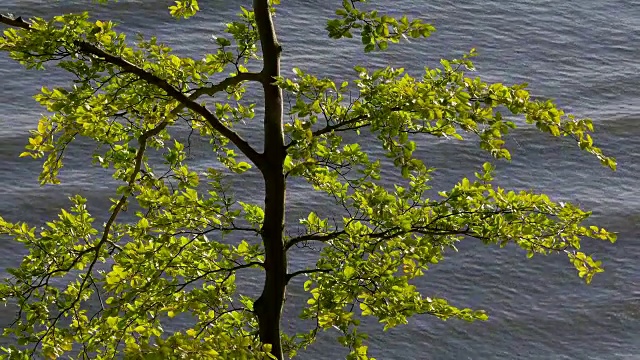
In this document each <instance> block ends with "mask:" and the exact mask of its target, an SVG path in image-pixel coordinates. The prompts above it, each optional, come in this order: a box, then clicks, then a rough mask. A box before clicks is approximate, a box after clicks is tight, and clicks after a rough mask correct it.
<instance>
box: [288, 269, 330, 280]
mask: <svg viewBox="0 0 640 360" xmlns="http://www.w3.org/2000/svg"><path fill="white" fill-rule="evenodd" d="M331 271H333V270H332V269H305V270H298V271H294V272H292V273H290V274H287V283H288V282H289V280H291V279H292V278H293V277H295V276H298V275H302V274H313V273H328V272H331Z"/></svg>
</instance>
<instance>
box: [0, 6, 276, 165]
mask: <svg viewBox="0 0 640 360" xmlns="http://www.w3.org/2000/svg"><path fill="white" fill-rule="evenodd" d="M0 23H3V24H6V25H10V26H13V27H19V28H22V29H25V30H31V26H30V25H29V23H27V22H26V21H24V20H22V18H20V17H18V18H16V19H12V18H10V17H8V16H6V15H0ZM74 45H75V46H76V47H77V48H78V50H79V51H80V52H82V53H84V54H86V55H90V56H93V57H97V58H101V59H102V60H103V61H105V62H107V63H109V64H112V65H116V66H118V67H120V68H121V69H122V70H124V71H125V72H128V73H132V74H134V75H137V76H138V77H139V78H140V79H142V80H144V81H146V82H147V83H149V84H151V85H155V86H157V87H159V88H160V89H162V90H164V91H165V92H166V93H167V95H169V96H171V97H172V98H173V99H175V100H176V101H178V102H179V103H180V104H181V106H183V107H186V108H188V109H189V110H191V111H193V112H195V113H197V114H199V115H200V116H202V117H204V118H205V120H206V121H207V123H209V125H210V126H211V127H212V128H213V129H214V130H216V131H217V132H219V133H220V134H221V135H222V136H224V137H226V138H227V139H229V141H231V142H232V143H233V144H234V145H235V146H236V147H237V148H238V149H239V150H240V151H241V152H242V153H243V154H244V155H245V156H246V157H247V158H249V160H251V161H252V162H253V163H254V164H255V165H256V166H257V167H258V168H264V167H265V164H264V160H263V156H262V154H260V153H258V152H257V151H256V150H255V149H254V148H253V147H252V146H251V145H249V143H248V142H247V141H246V140H244V139H243V138H242V137H240V135H238V134H237V133H236V132H235V131H233V130H231V129H230V128H228V127H226V126H225V125H224V124H223V123H222V122H220V119H218V117H217V116H215V114H213V113H212V112H210V111H209V110H208V109H207V108H206V107H205V106H203V105H200V104H199V103H197V102H196V101H195V99H194V98H191V97H189V96H187V95H185V94H184V93H182V92H181V91H180V90H178V89H176V88H175V87H174V86H173V85H171V84H170V83H169V82H167V81H166V80H164V79H162V78H160V77H158V76H156V75H154V74H152V73H150V72H147V71H145V70H144V69H142V68H140V67H138V66H136V65H134V64H132V63H131V62H129V61H127V60H125V59H123V58H121V57H119V56H115V55H111V54H109V53H107V52H106V51H104V50H102V49H100V48H99V47H97V46H95V45H93V44H90V43H88V42H85V41H79V40H77V41H74ZM238 76H239V75H238ZM243 77H244V76H243ZM249 77H251V79H258V76H257V75H256V74H254V75H251V76H249V75H247V79H246V80H249ZM230 79H233V78H230ZM230 79H226V80H224V81H223V82H222V83H220V84H218V85H214V86H213V87H212V90H208V91H209V92H213V93H215V90H217V89H219V87H221V86H223V85H224V84H226V83H228V84H231V85H233V83H234V82H236V83H239V82H240V81H243V80H242V79H235V80H230ZM225 81H226V83H225ZM218 91H219V90H218Z"/></svg>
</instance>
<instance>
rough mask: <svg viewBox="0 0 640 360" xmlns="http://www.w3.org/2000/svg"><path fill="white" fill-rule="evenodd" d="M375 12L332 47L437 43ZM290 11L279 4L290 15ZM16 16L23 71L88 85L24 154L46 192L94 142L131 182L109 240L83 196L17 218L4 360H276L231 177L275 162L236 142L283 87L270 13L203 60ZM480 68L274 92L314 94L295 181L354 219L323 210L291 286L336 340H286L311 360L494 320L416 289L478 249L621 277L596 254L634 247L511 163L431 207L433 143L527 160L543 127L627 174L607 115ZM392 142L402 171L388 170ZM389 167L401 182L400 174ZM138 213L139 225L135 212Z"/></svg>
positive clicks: (346, 23)
mask: <svg viewBox="0 0 640 360" xmlns="http://www.w3.org/2000/svg"><path fill="white" fill-rule="evenodd" d="M258 2H259V1H258ZM364 2H365V1H347V0H345V1H344V2H343V7H342V8H340V9H338V10H337V11H336V18H335V19H332V20H329V21H328V24H327V30H328V33H329V36H330V37H331V38H334V39H339V38H343V37H347V38H348V37H352V36H353V35H354V34H356V35H358V36H360V37H361V39H362V44H363V46H364V50H365V51H367V52H368V51H374V50H385V49H387V47H388V45H389V43H398V42H400V41H402V39H403V38H409V37H410V38H419V37H427V36H429V35H430V34H431V33H432V32H433V31H434V28H433V27H432V26H431V25H429V24H426V23H423V22H422V21H420V20H417V19H415V20H414V19H409V18H408V17H407V16H402V17H398V18H395V17H392V16H388V15H381V14H379V13H378V12H377V11H375V10H371V11H370V10H362V9H360V8H359V6H358V5H361V4H359V3H364ZM278 3H279V1H276V0H272V1H269V6H270V11H271V12H272V13H274V12H275V8H274V6H275V5H277V4H278ZM198 10H199V6H198V2H197V1H195V0H190V1H189V0H185V1H176V2H175V5H173V6H171V7H170V13H171V15H172V16H174V17H178V18H188V17H191V16H193V15H195V14H196V12H197V11H198ZM1 20H2V22H3V23H5V24H7V25H10V27H8V28H7V29H6V30H5V31H4V37H3V38H2V39H0V49H1V50H3V51H5V52H8V53H9V56H10V57H11V58H12V59H14V60H16V61H18V62H19V63H21V64H22V65H24V66H25V67H27V68H29V69H37V70H42V69H44V68H45V66H49V65H52V66H57V67H60V68H62V69H64V70H66V71H67V72H69V73H70V74H73V75H74V77H75V78H76V80H74V83H73V84H71V85H69V86H66V87H56V88H48V87H43V88H42V89H41V91H40V93H39V94H38V95H36V96H35V99H36V100H37V101H38V102H39V103H40V104H41V105H42V106H43V107H45V108H46V109H47V111H48V112H49V114H48V115H44V116H42V118H40V120H39V122H38V124H37V126H36V128H35V129H34V130H32V131H31V137H30V138H29V143H28V145H27V146H26V151H25V152H24V153H22V154H21V156H29V157H33V158H35V159H44V163H43V169H42V172H41V174H40V178H39V179H40V182H41V183H42V184H57V183H59V179H58V175H59V172H60V170H61V168H62V166H63V161H64V155H65V151H66V149H67V147H68V145H69V144H70V143H72V142H74V141H79V140H80V139H82V141H91V142H93V143H94V144H95V145H96V147H95V151H94V153H93V159H94V165H96V166H102V167H104V168H106V169H110V170H111V172H112V174H113V178H114V179H116V180H117V181H119V182H120V186H119V187H117V189H114V192H113V193H112V195H111V207H110V208H109V209H108V214H107V215H108V217H107V220H106V221H105V222H104V223H102V224H97V223H95V219H94V217H93V216H92V215H91V214H90V213H89V212H88V210H87V204H86V202H87V201H86V199H84V198H82V197H81V196H73V197H71V198H70V201H71V206H70V208H68V209H66V210H65V209H62V210H60V214H59V216H58V218H57V219H53V220H51V221H48V222H46V223H45V224H27V223H26V222H22V221H18V222H10V221H7V220H4V219H2V218H0V233H2V234H6V235H9V236H10V237H11V238H12V239H13V240H14V241H17V242H20V243H21V244H23V245H24V247H25V248H26V249H27V250H28V254H27V255H26V256H25V258H24V259H23V261H22V263H21V265H20V266H19V267H18V268H15V269H10V270H9V274H10V277H8V278H7V279H6V281H5V283H4V284H3V285H2V287H1V288H0V292H1V293H2V296H3V297H4V299H5V301H6V302H7V303H8V304H10V305H11V306H13V307H12V308H13V309H16V311H17V313H16V318H15V322H14V323H13V324H12V325H11V326H10V327H7V328H6V329H4V335H5V336H7V337H10V338H13V339H16V340H17V343H16V344H15V345H12V346H8V347H6V348H3V350H4V351H5V355H4V356H5V357H6V358H11V359H22V358H29V357H31V356H36V355H42V356H44V357H46V358H56V357H69V356H72V357H74V358H92V359H107V358H112V357H113V356H116V355H117V354H124V355H125V357H126V358H131V359H136V358H149V359H154V358H157V359H161V358H163V359H164V358H174V357H175V358H201V359H204V358H211V359H218V358H221V359H241V358H261V357H268V356H271V355H270V354H269V352H270V349H271V346H272V345H271V344H262V343H261V342H260V340H259V338H258V337H257V336H256V334H257V329H258V322H257V319H256V314H255V312H254V309H253V304H254V301H255V300H256V299H255V298H253V297H252V296H250V295H248V294H244V293H242V292H240V291H239V290H238V289H237V287H236V277H239V278H242V277H243V276H245V277H246V276H253V275H248V274H253V273H252V272H250V271H248V270H246V269H249V268H255V269H260V270H264V269H263V267H264V261H265V249H264V244H263V242H262V239H261V237H260V235H261V229H262V226H263V223H264V218H265V210H264V204H263V203H261V202H260V201H256V202H255V203H245V202H238V201H236V200H235V198H234V190H235V189H234V188H232V187H230V186H229V185H228V182H227V181H226V179H227V178H228V177H229V176H230V174H231V173H236V174H243V173H245V172H247V171H250V169H251V168H252V167H258V168H260V167H261V162H262V159H263V158H262V157H261V156H262V154H261V153H260V152H258V151H257V150H255V149H254V147H253V146H252V145H251V144H250V143H249V142H247V141H246V140H244V139H243V138H242V137H241V136H240V135H239V134H238V133H237V132H236V131H235V130H234V127H235V126H236V125H237V124H238V122H244V121H251V122H256V123H257V122H259V121H260V120H255V119H254V116H255V109H256V107H257V108H262V107H263V105H264V104H261V103H259V102H257V100H252V99H250V98H249V99H247V98H245V89H246V86H247V83H248V82H261V81H262V77H261V74H260V73H253V72H250V71H249V70H248V65H249V64H251V63H253V62H257V61H260V59H261V58H262V57H263V56H271V55H270V54H263V53H261V51H260V50H259V45H260V44H259V43H260V36H259V35H260V34H259V32H258V27H257V25H256V13H255V12H254V11H253V9H247V8H242V11H241V12H240V14H239V17H238V18H237V19H236V20H234V21H232V22H230V23H228V24H227V26H226V30H225V32H224V34H220V35H218V36H217V37H216V40H215V42H216V46H217V49H216V50H215V51H214V52H212V53H210V54H206V55H205V56H204V58H203V59H199V60H198V59H192V58H188V57H183V56H179V55H178V54H176V53H174V52H173V51H172V49H171V48H169V47H168V46H166V45H164V44H162V43H160V42H158V41H157V39H156V38H151V39H143V38H141V37H138V38H137V39H136V40H135V41H131V40H129V39H128V38H127V37H126V36H125V34H123V33H119V32H117V31H116V30H115V24H114V23H113V22H110V21H101V20H92V19H90V17H89V15H88V14H87V13H82V14H67V15H61V16H55V17H53V18H52V19H50V20H45V19H42V18H32V19H30V20H29V22H28V23H27V22H24V21H22V20H20V19H14V18H12V17H11V16H4V15H3V16H2V18H1ZM283 21H286V19H283ZM132 44H133V45H132ZM283 55H284V56H286V55H287V53H286V51H285V53H284V54H283ZM474 56H475V51H473V50H472V51H471V52H470V53H469V54H467V55H464V56H463V57H462V58H461V59H456V60H442V61H441V66H440V67H438V68H425V71H424V73H423V74H422V75H421V76H419V77H414V76H412V75H410V74H409V73H407V72H405V71H404V70H403V69H393V68H382V69H376V70H371V69H367V68H365V67H364V66H356V67H355V68H354V69H355V74H354V75H355V79H354V80H351V81H343V82H341V81H338V82H336V81H334V80H332V79H328V78H324V77H321V76H316V75H313V74H310V73H308V72H305V71H304V70H303V69H297V68H296V69H294V72H295V76H294V77H291V78H286V77H282V76H280V77H277V78H275V79H270V80H269V81H275V83H276V84H277V86H278V87H280V88H281V89H282V91H284V93H285V94H286V96H288V97H289V98H290V99H292V102H291V103H292V105H291V106H290V107H289V108H288V109H287V114H286V115H287V117H286V118H285V119H283V126H284V133H285V135H286V138H287V145H286V153H285V154H284V156H283V157H282V159H281V160H282V162H283V166H284V171H285V175H286V178H287V181H297V180H296V179H298V180H303V181H306V182H308V183H309V184H311V185H312V186H313V188H314V189H315V190H316V191H318V192H321V193H324V194H326V195H327V197H326V198H327V204H332V206H335V207H336V208H337V209H339V211H338V212H337V213H336V214H338V215H337V216H336V217H334V218H329V217H325V216H323V215H321V214H320V211H315V212H311V213H309V214H308V216H306V217H304V218H302V219H301V220H300V226H301V227H302V228H303V231H302V232H301V233H300V234H298V235H297V236H285V237H284V241H285V246H284V248H285V251H287V252H291V250H292V249H294V248H297V247H301V246H302V247H308V248H312V249H316V251H317V252H318V253H319V260H318V261H317V262H316V263H314V264H307V268H306V269H305V270H301V271H296V272H293V273H290V274H289V275H288V278H287V280H289V279H291V278H294V277H297V276H306V281H304V290H305V291H306V292H307V293H308V301H307V305H306V306H305V308H304V310H302V313H301V314H300V317H301V318H302V319H305V320H310V322H309V323H311V324H314V325H313V326H312V328H311V330H309V331H308V332H303V333H299V334H285V333H283V334H282V336H283V345H284V348H285V350H286V351H287V352H288V353H289V355H290V356H293V355H295V354H296V352H297V351H299V350H300V349H302V348H305V347H306V346H308V345H310V344H311V343H313V342H314V340H315V339H316V337H317V336H318V334H319V331H320V330H330V329H337V330H338V331H339V332H340V333H341V334H342V336H341V337H339V341H340V343H341V344H342V345H344V346H345V347H347V348H349V349H350V351H351V353H350V355H349V358H350V359H367V358H368V357H367V346H366V345H365V342H364V340H365V339H366V334H364V333H361V332H359V331H358V325H359V323H360V319H361V318H362V317H365V316H373V317H375V318H376V319H378V320H379V321H380V322H381V323H382V324H383V325H384V329H388V328H391V327H394V326H397V325H399V324H405V323H407V321H408V318H409V317H411V316H413V315H416V314H429V315H434V316H436V317H438V318H441V319H448V318H459V319H464V320H468V321H473V320H478V319H480V320H484V319H486V318H487V315H486V314H485V313H484V312H483V311H477V310H471V309H466V308H459V307H456V306H454V305H452V304H449V303H448V302H447V301H446V300H445V299H441V298H436V297H431V296H427V295H425V294H421V293H420V292H419V291H418V290H417V288H416V286H415V282H414V281H413V280H414V278H416V277H420V276H422V275H423V274H424V271H426V270H428V269H429V267H430V266H432V265H433V264H436V263H438V262H440V261H442V260H443V257H444V252H445V251H446V250H448V249H453V250H455V249H456V244H458V243H459V242H460V241H462V240H465V241H473V239H476V240H480V241H482V242H483V243H485V244H494V245H499V246H505V245H507V244H509V243H513V244H516V245H518V246H519V247H521V248H522V249H524V250H526V252H527V254H528V255H529V256H532V255H534V254H551V253H560V252H561V253H565V254H566V255H567V256H568V258H569V260H570V262H571V263H572V264H573V265H574V266H575V268H576V269H577V271H578V274H579V276H580V277H583V278H584V279H585V280H586V281H587V282H589V281H591V279H592V277H593V275H594V274H596V273H598V272H601V271H602V265H601V263H600V262H599V261H596V260H594V259H592V258H591V256H589V255H587V254H585V253H583V252H581V251H580V244H581V240H584V239H589V238H592V239H602V240H608V241H611V242H613V241H614V240H615V235H614V234H612V233H610V232H608V231H606V230H604V229H601V228H599V227H596V226H585V225H583V223H584V221H585V220H586V219H587V218H588V216H589V214H590V213H589V212H587V211H584V210H581V209H580V208H578V207H577V206H574V205H572V204H569V203H557V202H554V201H552V200H551V199H550V198H549V197H548V196H546V195H543V194H537V193H534V192H530V191H520V192H516V191H509V190H506V189H503V188H500V187H498V186H495V185H493V175H492V174H493V170H494V165H492V164H491V163H485V164H484V165H482V166H479V168H478V172H477V173H476V177H475V178H474V179H467V178H464V179H462V180H460V181H459V182H458V183H457V184H456V185H455V186H454V187H453V188H452V189H450V190H446V191H440V192H439V193H438V196H437V197H435V198H434V197H431V198H430V197H428V196H427V195H426V194H427V193H429V192H430V190H432V186H431V183H432V172H433V170H434V169H433V168H431V167H429V166H428V165H427V164H426V163H425V161H424V159H421V158H419V157H417V156H416V155H415V154H414V152H415V150H416V146H417V145H416V143H417V142H421V141H428V137H429V136H434V137H439V138H449V139H451V141H460V140H465V139H466V140H465V141H473V140H472V139H473V138H475V139H477V141H478V143H479V146H480V148H481V149H482V150H485V151H487V152H489V153H490V154H491V155H492V156H493V157H495V158H496V159H500V158H505V159H510V153H509V151H508V149H506V148H505V147H504V144H505V142H504V138H505V137H506V136H507V135H508V133H509V131H510V130H511V129H513V128H515V127H517V126H524V125H525V124H531V125H535V126H536V127H537V128H538V129H540V131H542V132H545V133H548V134H549V135H551V136H555V137H568V138H570V139H572V140H574V141H576V142H577V144H578V146H579V147H580V148H581V149H583V150H585V151H586V152H588V153H590V154H593V155H595V156H596V157H597V158H598V159H599V160H600V161H601V162H602V164H603V165H606V166H608V167H610V168H612V169H615V165H616V163H615V160H614V159H612V158H610V157H607V156H605V155H604V154H603V153H602V152H601V150H600V149H599V148H598V147H596V146H595V145H594V144H593V140H592V138H591V133H592V132H593V124H592V122H591V120H589V119H578V118H575V117H573V116H571V115H567V114H565V113H564V112H563V111H562V110H561V109H559V108H558V107H557V106H556V105H555V104H554V103H553V102H551V101H544V100H535V99H532V98H531V96H530V94H529V92H528V91H527V90H526V84H522V85H512V86H508V85H504V84H500V83H495V84H488V83H485V82H483V81H482V80H481V79H480V78H478V77H471V76H470V74H471V73H472V72H473V71H474V67H473V63H472V58H473V57H474ZM205 99H206V102H205V101H204V100H205ZM516 115H517V116H519V117H520V118H523V119H524V124H523V123H522V122H521V121H519V120H517V118H516V117H515V116H516ZM518 124H521V125H518ZM174 129H177V130H180V129H183V130H184V129H189V130H190V131H192V132H193V136H198V137H200V138H201V139H204V140H205V141H208V143H209V144H210V149H211V151H212V153H214V154H215V155H216V157H217V159H218V162H219V164H218V165H216V166H210V167H207V168H205V169H203V168H201V167H197V166H195V165H192V164H191V163H190V160H191V158H190V156H189V144H190V142H189V139H190V138H189V139H183V138H181V137H180V136H179V135H177V134H179V133H180V132H176V131H173V130H174ZM343 135H348V136H343ZM365 142H366V143H367V147H365V146H363V144H364V143H365ZM370 144H371V146H377V149H380V150H381V151H382V153H384V155H385V156H386V158H385V159H379V158H376V157H375V156H373V155H372V153H371V148H370V147H369V145H370ZM154 154H155V155H154ZM158 154H160V155H158ZM383 169H393V170H395V171H396V174H397V175H398V176H397V177H396V178H394V179H395V180H394V179H389V178H385V177H384V176H383V172H382V170H383ZM236 176H237V175H236ZM243 176H244V175H243ZM398 179H402V180H398ZM389 181H395V182H396V184H395V185H393V186H389ZM127 209H129V210H128V211H129V212H133V213H134V214H135V218H134V217H132V216H129V217H128V218H127V217H125V218H123V215H122V213H123V212H125V211H127ZM132 219H133V220H132ZM290 233H291V232H290V231H285V232H284V234H290ZM314 243H315V244H317V245H319V246H317V247H312V245H313V244H314ZM293 254H295V253H293ZM292 256H293V255H292ZM246 281H249V280H246Z"/></svg>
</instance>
